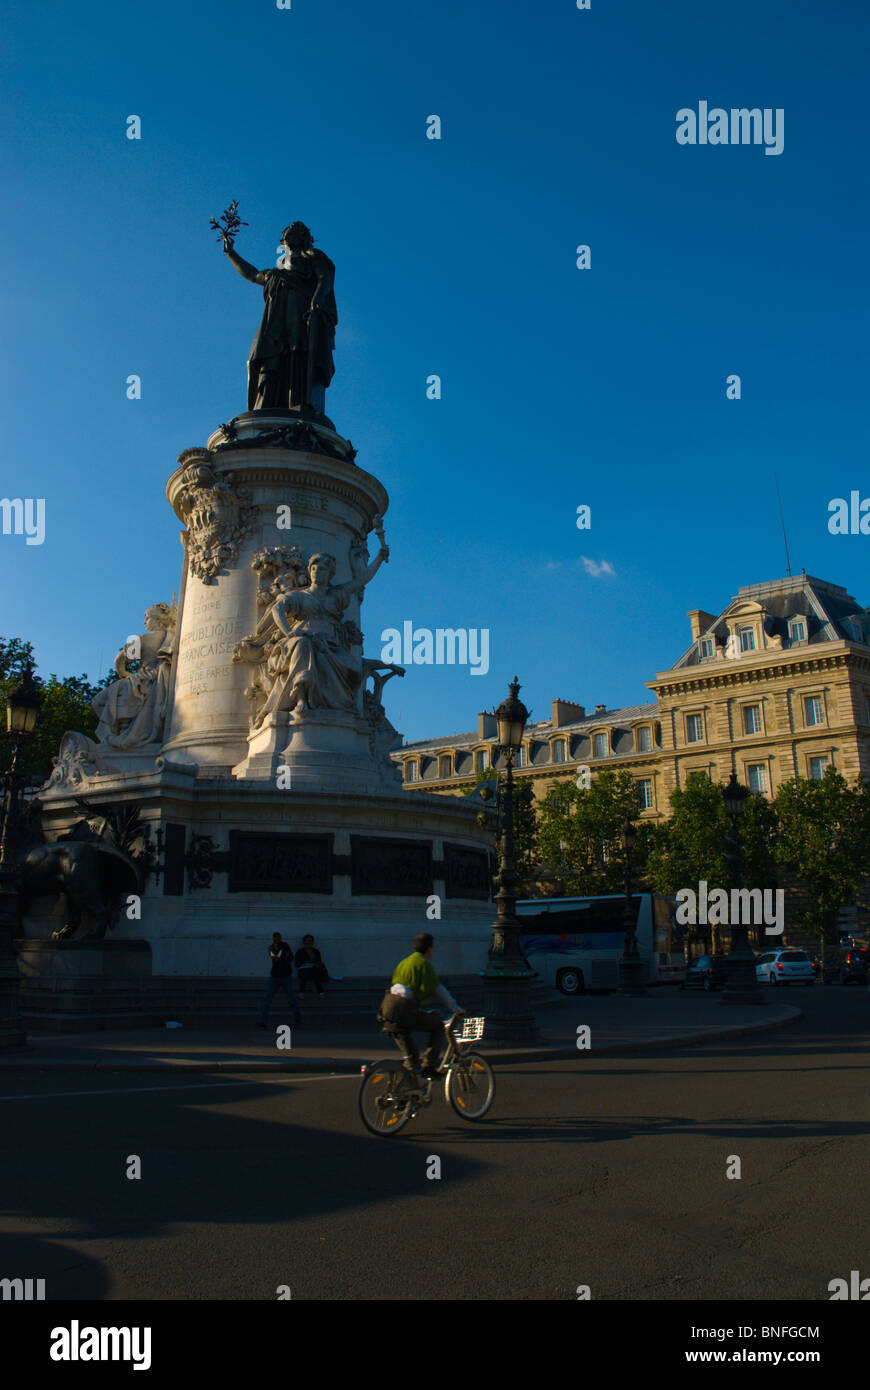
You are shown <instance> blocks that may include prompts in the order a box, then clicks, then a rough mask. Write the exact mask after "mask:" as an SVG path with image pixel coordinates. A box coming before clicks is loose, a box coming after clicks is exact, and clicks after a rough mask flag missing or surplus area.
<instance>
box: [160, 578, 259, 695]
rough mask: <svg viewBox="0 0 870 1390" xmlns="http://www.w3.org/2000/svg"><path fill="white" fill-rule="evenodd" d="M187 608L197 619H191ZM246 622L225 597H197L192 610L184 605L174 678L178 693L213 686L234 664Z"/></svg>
mask: <svg viewBox="0 0 870 1390" xmlns="http://www.w3.org/2000/svg"><path fill="white" fill-rule="evenodd" d="M188 612H189V613H190V616H191V617H192V618H193V619H194V621H193V622H191V623H188V621H187V617H188ZM244 626H245V625H244V623H242V622H240V621H239V613H238V611H237V609H236V608H235V606H234V605H230V604H228V603H227V601H226V600H225V599H223V598H202V599H199V600H196V599H194V601H193V602H192V603H191V605H190V608H189V610H188V608H187V605H185V623H184V630H183V633H182V637H181V642H180V643H179V647H178V674H177V676H176V682H175V688H176V692H177V694H178V695H180V696H185V695H199V694H201V693H202V692H203V691H207V690H209V689H213V688H214V684H215V682H216V681H217V679H218V677H219V676H220V674H221V672H223V671H227V670H229V669H230V668H231V665H232V656H233V649H234V647H235V645H236V643H237V642H238V640H239V638H240V637H241V636H243V635H244V633H243V629H244ZM221 658H223V659H222V660H221Z"/></svg>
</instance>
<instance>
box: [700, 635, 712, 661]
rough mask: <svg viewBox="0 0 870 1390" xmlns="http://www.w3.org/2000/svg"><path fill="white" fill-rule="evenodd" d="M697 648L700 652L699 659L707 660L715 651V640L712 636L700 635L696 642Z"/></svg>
mask: <svg viewBox="0 0 870 1390" xmlns="http://www.w3.org/2000/svg"><path fill="white" fill-rule="evenodd" d="M698 650H699V652H700V654H701V660H702V661H707V660H708V659H709V658H710V657H711V656H713V655H714V653H715V651H716V642H715V640H714V638H712V637H702V638H701V640H700V642H699V643H698Z"/></svg>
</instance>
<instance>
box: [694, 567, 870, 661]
mask: <svg viewBox="0 0 870 1390" xmlns="http://www.w3.org/2000/svg"><path fill="white" fill-rule="evenodd" d="M756 605H757V607H758V608H760V609H761V611H762V613H763V617H764V632H765V634H766V636H768V637H773V638H777V637H779V638H781V639H782V651H788V650H790V649H792V648H794V647H813V646H819V645H821V644H824V643H826V642H843V641H846V642H858V643H861V644H862V645H863V646H870V611H868V609H866V608H862V607H861V606H860V604H859V603H858V602H857V600H856V599H854V598H852V596H851V594H849V593H847V591H846V590H845V589H843V588H841V587H840V585H839V584H830V583H828V581H827V580H825V579H816V578H814V577H813V576H812V575H809V574H798V575H791V576H790V577H789V578H787V579H771V580H768V581H766V582H765V583H763V584H744V585H743V587H742V588H740V589H738V591H737V595H736V597H735V598H733V599H732V600H731V602H730V603H729V605H728V607H727V608H725V609H723V611H722V612H721V613H720V614H719V616H718V618H716V620H715V621H714V622H713V623H711V625H710V626H709V627H707V628H704V629H703V631H701V632H700V633H699V634H698V638H697V639H696V640H695V641H693V642H692V645H691V646H690V647H689V649H688V650H687V651H685V652H684V653H683V655H682V656H681V657H680V659H679V661H676V662H675V663H674V665H673V666H672V667H671V668H670V669H671V670H679V669H680V668H681V667H687V666H699V665H706V664H707V662H706V660H705V659H704V658H702V656H701V652H700V646H699V642H700V639H701V638H702V637H712V638H714V640H716V641H717V642H718V643H719V644H720V645H721V644H723V643H724V642H726V641H727V638H728V619H729V618H731V619H732V620H733V619H735V618H739V616H740V614H741V610H744V611H745V612H746V613H747V616H749V614H750V613H752V611H753V609H755V608H756ZM798 617H802V618H804V619H805V620H806V630H807V636H806V640H805V641H800V640H797V641H792V639H791V637H790V635H789V627H788V621H789V618H798ZM746 655H747V656H749V655H751V653H747V654H746ZM755 655H761V653H760V652H756V653H755Z"/></svg>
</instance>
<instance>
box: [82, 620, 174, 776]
mask: <svg viewBox="0 0 870 1390" xmlns="http://www.w3.org/2000/svg"><path fill="white" fill-rule="evenodd" d="M177 616H178V607H177V604H176V602H175V600H174V599H173V602H172V607H170V606H169V604H168V603H156V604H155V605H154V606H153V607H152V608H149V609H148V611H147V613H146V614H145V627H146V629H147V631H146V632H143V633H142V634H141V635H140V636H139V637H137V638H133V639H131V640H130V641H128V642H127V644H126V646H124V647H122V648H121V650H120V651H119V652H118V655H117V656H116V657H115V670H116V671H117V672H118V676H119V679H118V680H117V681H115V682H114V684H112V685H109V686H107V687H106V689H105V690H100V691H99V692H98V693H97V694H96V695H95V696H94V698H93V700H92V701H91V704H92V707H93V709H94V710H95V711H96V713H97V714H98V715H99V718H100V722H99V724H98V725H97V732H96V738H97V742H98V743H103V744H108V745H109V746H110V747H112V748H124V749H132V748H139V747H141V746H143V745H145V744H153V743H159V742H160V741H161V740H162V738H163V726H164V723H165V719H166V700H167V695H168V691H169V668H170V664H171V661H172V653H173V651H174V648H175V626H176V621H177ZM133 661H138V667H137V669H136V670H135V671H134V670H131V667H130V663H131V662H133Z"/></svg>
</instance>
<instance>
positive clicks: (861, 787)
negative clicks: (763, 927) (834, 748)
mask: <svg viewBox="0 0 870 1390" xmlns="http://www.w3.org/2000/svg"><path fill="white" fill-rule="evenodd" d="M775 808H776V815H777V819H778V822H779V830H780V833H779V840H778V843H777V851H776V853H777V859H778V861H779V863H780V864H781V865H782V866H783V867H784V868H786V869H788V870H790V871H791V872H792V873H793V874H794V875H795V877H796V878H798V879H799V880H800V881H801V883H802V884H803V886H804V887H805V888H806V890H807V895H808V903H807V906H806V907H805V908H804V909H803V911H802V912H801V914H800V921H801V924H802V925H803V926H805V927H806V928H808V929H809V930H810V931H814V932H816V933H818V935H819V937H820V944H821V947H822V950H823V951H824V949H825V947H826V945H829V944H830V943H831V942H832V941H833V939H834V935H835V931H836V925H837V914H838V913H839V911H840V908H842V907H846V906H847V905H848V904H850V903H854V902H855V900H856V897H857V894H858V890H859V886H860V883H861V879H862V877H863V875H864V874H865V873H867V872H868V871H870V784H868V783H867V782H865V781H864V780H862V779H859V781H858V784H857V786H854V787H850V786H849V785H848V784H847V782H846V780H845V778H844V777H843V776H842V775H841V774H840V773H839V772H837V771H836V770H835V769H834V768H832V767H828V769H827V770H826V772H825V775H824V777H822V778H821V779H819V780H807V779H805V778H803V777H797V778H793V779H792V780H791V781H789V782H786V783H784V785H783V786H782V787H780V789H779V792H778V793H777V796H776V802H775Z"/></svg>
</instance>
